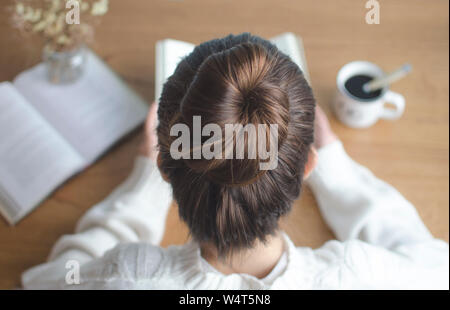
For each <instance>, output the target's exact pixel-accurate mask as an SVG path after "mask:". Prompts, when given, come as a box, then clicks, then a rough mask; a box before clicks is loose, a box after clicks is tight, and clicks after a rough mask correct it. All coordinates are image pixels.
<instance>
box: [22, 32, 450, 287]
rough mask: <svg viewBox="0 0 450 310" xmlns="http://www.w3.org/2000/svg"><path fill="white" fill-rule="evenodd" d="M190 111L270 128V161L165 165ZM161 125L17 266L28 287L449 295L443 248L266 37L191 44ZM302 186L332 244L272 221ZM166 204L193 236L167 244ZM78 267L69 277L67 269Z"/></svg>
mask: <svg viewBox="0 0 450 310" xmlns="http://www.w3.org/2000/svg"><path fill="white" fill-rule="evenodd" d="M194 116H201V120H202V124H217V125H218V127H219V128H221V129H223V128H224V127H225V125H226V124H241V125H247V124H266V125H268V124H276V125H278V132H277V138H278V140H277V141H278V145H277V150H278V154H277V165H276V167H275V168H274V169H268V170H262V169H260V167H261V166H260V164H261V162H263V158H262V156H259V155H258V156H256V157H250V156H248V157H244V158H241V159H225V157H226V156H223V158H217V157H214V158H209V159H206V158H203V157H202V158H197V159H188V158H178V159H175V158H174V157H173V156H172V155H171V151H170V150H171V146H172V144H173V143H174V141H175V139H176V138H177V137H176V136H173V133H172V134H171V128H173V126H174V125H175V124H180V123H181V124H184V125H186V126H187V127H188V128H189V129H193V127H194V126H195V124H194V123H193V121H192V120H193V117H194ZM158 120H159V125H158V130H157V134H158V136H157V137H156V135H155V133H154V130H153V129H154V126H155V124H156V122H157V116H156V104H154V105H153V106H152V108H151V111H150V113H149V116H148V120H147V124H146V135H147V137H146V142H145V143H144V145H143V147H142V149H141V152H140V155H139V156H138V157H137V159H136V163H135V166H134V169H133V171H132V173H131V175H130V177H129V178H128V179H127V180H126V181H125V182H124V183H123V184H122V185H121V186H120V187H119V188H117V189H116V190H115V191H114V192H113V193H112V194H111V195H110V196H109V197H108V198H106V199H105V200H104V201H102V202H101V203H100V204H98V205H96V206H94V207H93V208H92V209H91V210H89V211H88V212H87V214H85V215H84V216H83V217H82V219H81V220H80V222H79V223H78V226H77V229H76V233H75V234H73V235H68V236H63V237H62V238H61V239H60V240H59V241H58V242H57V243H56V244H55V246H54V247H53V249H52V252H51V254H50V257H49V260H48V262H47V263H45V264H42V265H39V266H36V267H34V268H32V269H30V270H28V271H26V272H25V273H24V274H23V277H22V283H23V286H24V287H25V288H31V289H34V288H39V289H43V288H71V289H363V288H369V289H370V288H377V289H380V288H381V289H398V288H402V289H409V288H447V289H448V285H449V282H448V281H449V280H448V265H449V261H448V258H449V248H448V244H447V243H445V242H443V241H441V240H437V239H435V238H433V236H432V235H431V234H430V233H429V231H428V230H427V228H426V227H425V225H424V224H423V223H422V221H421V219H420V218H419V216H418V214H417V212H416V210H415V209H414V207H413V206H412V205H411V204H410V203H409V202H408V201H407V200H406V199H405V198H403V197H402V196H401V195H400V193H398V192H397V191H396V190H395V189H394V188H392V187H391V186H389V185H388V184H386V183H384V182H383V181H381V180H379V179H377V178H376V177H375V176H374V175H373V174H372V173H371V172H370V171H369V170H367V169H366V168H364V167H362V166H360V165H359V164H357V163H356V162H354V161H353V160H352V159H351V158H350V157H349V156H348V155H347V154H346V153H345V151H344V148H343V145H342V143H341V142H340V141H339V140H338V139H337V138H336V136H335V135H334V134H333V132H332V131H331V129H330V127H329V124H328V121H327V119H326V116H325V115H324V114H323V112H322V111H321V110H320V109H319V108H316V106H315V101H314V98H313V94H312V91H311V89H310V87H309V86H308V84H307V82H306V81H305V78H304V76H303V74H302V72H301V71H300V69H299V68H298V67H297V66H296V65H295V64H294V63H293V62H291V60H290V59H289V58H288V57H287V56H286V55H284V54H282V53H281V52H279V51H278V50H277V48H276V47H275V46H273V45H272V44H270V43H269V42H268V41H266V40H263V39H261V38H259V37H255V36H252V35H250V34H242V35H238V36H233V35H230V36H228V37H225V38H222V39H217V40H212V41H209V42H205V43H203V44H201V45H199V46H197V47H196V49H195V50H194V51H193V52H192V53H191V54H190V55H189V56H188V57H186V58H185V59H183V60H182V61H181V63H180V64H179V65H178V67H177V70H176V72H175V73H174V75H173V76H172V77H171V78H170V79H169V80H168V82H167V83H166V84H165V86H164V90H163V93H162V96H161V98H160V103H159V111H158ZM314 131H315V139H313V132H314ZM191 132H192V131H191ZM269 136H270V135H267V132H266V136H265V138H266V139H268V137H269ZM259 138H260V137H258V139H259ZM192 140H193V139H192ZM258 141H260V140H258ZM261 141H262V140H261ZM313 141H314V143H313ZM250 142H251V139H250V138H249V136H246V138H245V139H244V140H243V142H242V141H240V143H244V144H245V145H244V146H247V147H248V146H250ZM266 142H267V141H266ZM201 143H202V144H201V145H200V146H204V145H205V144H207V143H208V142H207V141H205V140H202V142H201ZM237 143H238V139H233V140H232V142H231V144H232V146H235V147H236V146H237ZM258 143H259V142H258ZM155 144H158V149H159V153H158V151H156V149H155V148H154V147H153V146H154V145H155ZM220 144H221V145H225V144H226V141H225V142H224V141H223V140H221V143H220ZM258 145H259V144H258ZM192 149H193V148H190V149H189V150H190V153H189V154H191V151H192ZM316 149H317V152H316ZM247 150H248V151H247V152H246V153H245V155H248V154H249V152H250V150H249V149H247ZM218 157H219V156H218ZM191 158H192V157H191ZM304 180H306V182H307V183H308V185H309V186H310V187H311V189H312V191H313V192H314V194H315V196H316V199H317V201H318V204H319V206H320V210H321V212H322V214H323V216H324V218H325V220H326V222H327V223H328V225H330V227H331V229H332V230H333V231H334V233H335V235H336V237H337V239H338V240H333V241H329V242H327V243H325V244H324V245H323V246H322V247H320V248H319V249H315V250H313V249H311V248H307V247H296V246H295V245H294V244H293V243H292V242H291V241H290V239H289V237H288V236H287V235H286V234H285V233H283V232H282V231H280V229H279V228H278V221H279V219H280V217H281V216H283V215H285V214H287V213H288V212H289V210H290V209H291V206H292V202H293V201H294V200H295V199H297V198H298V196H299V194H300V189H301V186H302V185H303V181H304ZM172 198H174V199H175V200H176V201H177V203H178V208H179V215H180V217H181V219H182V220H183V221H184V222H185V223H186V224H187V226H188V227H189V230H190V234H191V236H192V241H190V242H189V243H187V244H185V245H181V246H170V247H168V248H165V249H164V248H160V247H159V246H158V243H159V242H160V240H161V238H162V236H163V233H164V223H165V219H166V215H167V211H168V208H169V205H170V202H171V200H172ZM78 265H79V266H80V277H79V279H78V278H77V276H76V274H74V273H68V271H70V270H71V269H73V268H75V267H76V266H78ZM66 267H67V268H66ZM75 269H76V268H75ZM75 269H73V270H74V271H76V270H75Z"/></svg>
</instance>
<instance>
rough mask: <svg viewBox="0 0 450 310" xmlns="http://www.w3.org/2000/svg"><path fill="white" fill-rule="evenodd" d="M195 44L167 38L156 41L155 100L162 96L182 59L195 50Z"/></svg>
mask: <svg viewBox="0 0 450 310" xmlns="http://www.w3.org/2000/svg"><path fill="white" fill-rule="evenodd" d="M194 47H195V45H194V44H192V43H188V42H183V41H178V40H173V39H166V40H162V41H158V42H157V43H156V60H155V71H156V73H155V100H156V101H158V100H159V97H161V93H162V88H163V85H164V83H166V81H167V79H168V78H169V77H170V76H171V75H172V74H173V73H174V72H175V69H176V68H177V65H178V63H179V62H180V60H181V59H182V58H183V57H185V56H187V55H188V54H189V53H191V52H192V51H193V50H194Z"/></svg>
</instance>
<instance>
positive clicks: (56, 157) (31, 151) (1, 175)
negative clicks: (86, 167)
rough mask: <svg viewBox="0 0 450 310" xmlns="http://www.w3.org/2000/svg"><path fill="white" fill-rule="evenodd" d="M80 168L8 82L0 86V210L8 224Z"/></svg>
mask: <svg viewBox="0 0 450 310" xmlns="http://www.w3.org/2000/svg"><path fill="white" fill-rule="evenodd" d="M82 166H83V160H82V158H81V157H80V156H79V155H78V154H77V152H76V151H75V150H74V149H73V148H72V147H71V146H70V145H69V144H68V143H67V142H66V141H65V140H64V139H63V138H62V137H61V136H60V135H59V134H58V133H57V132H56V131H55V130H54V129H53V128H52V127H51V126H50V125H49V124H48V123H47V122H46V121H45V120H44V119H43V118H42V117H41V116H40V115H39V113H37V111H36V110H35V109H34V108H33V107H32V106H31V105H30V104H29V103H28V102H27V101H26V99H24V98H23V97H22V95H21V94H20V93H19V92H18V91H17V90H16V89H15V88H14V86H13V85H12V84H11V83H8V82H4V83H0V197H1V198H0V203H1V206H0V211H1V212H2V214H3V215H4V216H5V217H6V218H7V220H8V221H9V222H10V223H11V224H12V223H15V222H16V221H17V220H19V219H20V218H21V217H23V215H25V214H26V213H28V212H29V211H30V210H31V209H32V208H33V207H35V206H36V205H37V204H38V203H39V202H40V201H41V200H42V199H44V198H45V197H46V196H47V195H48V194H49V193H50V192H51V191H52V190H53V189H55V188H56V187H57V186H58V185H60V184H61V183H62V182H63V181H64V180H66V179H67V178H69V177H70V176H71V175H72V174H74V173H75V172H77V171H78V170H79V169H81V167H82Z"/></svg>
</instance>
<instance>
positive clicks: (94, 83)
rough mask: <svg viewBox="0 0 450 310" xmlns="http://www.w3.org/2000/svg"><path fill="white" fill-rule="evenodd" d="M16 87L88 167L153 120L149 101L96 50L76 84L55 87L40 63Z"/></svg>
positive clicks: (25, 73)
mask: <svg viewBox="0 0 450 310" xmlns="http://www.w3.org/2000/svg"><path fill="white" fill-rule="evenodd" d="M14 85H15V86H16V88H17V89H18V90H19V91H20V92H21V93H22V94H23V95H24V96H25V98H27V100H28V101H29V102H30V103H31V104H32V105H33V106H34V107H35V108H36V109H37V110H38V111H39V112H40V113H41V115H42V116H43V117H44V118H45V119H46V120H47V121H48V122H49V123H50V124H52V126H53V127H55V128H56V130H58V131H59V132H60V133H61V135H62V136H64V138H65V139H66V140H67V141H68V142H69V143H70V144H71V145H72V146H73V147H74V148H75V149H76V150H77V151H78V152H79V153H80V154H81V155H82V157H83V158H85V159H86V161H87V162H88V163H91V162H93V161H94V160H95V159H96V158H97V157H98V156H99V155H101V154H102V153H103V152H104V151H106V149H107V148H109V147H110V146H111V145H112V144H113V143H114V142H116V141H117V140H118V139H119V138H121V137H122V136H124V135H125V134H126V133H128V132H129V131H131V130H132V129H134V128H135V127H137V126H138V125H139V124H141V123H142V122H143V121H144V120H145V118H146V116H147V111H148V105H147V104H146V103H145V102H144V100H142V99H141V98H140V97H139V96H138V95H137V94H136V93H135V92H134V91H132V90H131V89H130V88H129V87H128V86H127V85H126V84H125V83H124V82H123V81H122V80H121V79H120V78H119V77H118V76H117V75H116V74H115V73H114V72H113V71H112V70H111V69H109V67H108V66H107V65H106V64H104V63H103V62H102V61H101V60H100V59H99V58H98V57H97V56H96V55H95V54H94V53H93V52H92V51H88V52H87V63H86V66H85V72H84V74H83V76H82V77H81V78H80V79H79V80H77V81H76V82H75V83H72V84H68V85H55V84H51V83H50V82H48V80H47V77H46V68H45V65H44V64H39V65H38V66H36V67H34V68H32V69H30V70H27V71H25V72H23V73H21V74H20V75H19V76H18V77H17V78H16V79H15V81H14Z"/></svg>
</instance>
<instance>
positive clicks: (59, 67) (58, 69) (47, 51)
mask: <svg viewBox="0 0 450 310" xmlns="http://www.w3.org/2000/svg"><path fill="white" fill-rule="evenodd" d="M43 59H44V63H45V65H46V70H47V77H48V80H49V81H50V82H51V83H53V84H69V83H74V82H75V81H77V80H78V79H79V78H80V77H81V76H82V75H83V72H84V69H85V65H86V48H85V46H79V47H77V48H74V49H71V50H68V51H54V50H53V49H52V48H50V47H49V46H47V45H46V46H45V47H44V50H43Z"/></svg>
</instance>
